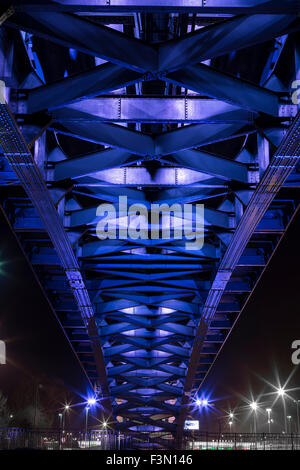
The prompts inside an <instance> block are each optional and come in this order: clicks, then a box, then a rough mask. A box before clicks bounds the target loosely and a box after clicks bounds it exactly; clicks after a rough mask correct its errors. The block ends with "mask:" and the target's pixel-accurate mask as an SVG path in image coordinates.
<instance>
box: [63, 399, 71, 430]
mask: <svg viewBox="0 0 300 470" xmlns="http://www.w3.org/2000/svg"><path fill="white" fill-rule="evenodd" d="M69 409H70V405H65V407H64V412H63V426H62V428H63V431H64V429H65V425H66V413H68V412H69Z"/></svg>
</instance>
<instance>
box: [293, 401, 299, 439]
mask: <svg viewBox="0 0 300 470" xmlns="http://www.w3.org/2000/svg"><path fill="white" fill-rule="evenodd" d="M294 403H296V409H297V433H298V434H299V433H300V421H299V403H300V400H294Z"/></svg>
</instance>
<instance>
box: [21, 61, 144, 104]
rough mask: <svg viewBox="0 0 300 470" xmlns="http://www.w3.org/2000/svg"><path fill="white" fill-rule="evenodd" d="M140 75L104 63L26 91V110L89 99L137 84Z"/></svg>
mask: <svg viewBox="0 0 300 470" xmlns="http://www.w3.org/2000/svg"><path fill="white" fill-rule="evenodd" d="M142 78H143V76H142V75H141V74H140V73H138V72H136V71H134V70H129V69H125V68H124V67H120V66H119V65H115V64H111V63H106V64H102V65H99V66H98V67H95V68H94V69H92V70H88V71H86V72H82V73H79V74H77V75H72V76H70V77H66V78H63V79H62V80H59V81H57V82H55V83H50V84H47V85H44V86H41V87H38V88H34V89H33V90H30V91H29V92H28V104H27V110H28V112H29V113H34V112H37V111H41V110H45V109H48V110H52V109H56V108H59V107H61V106H65V105H67V104H69V103H73V102H74V101H78V100H81V99H86V98H92V97H93V96H98V95H101V94H104V93H109V92H111V91H113V90H118V89H119V88H123V87H125V86H128V85H131V84H133V83H137V82H139V81H140V80H142Z"/></svg>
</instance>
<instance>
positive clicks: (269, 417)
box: [266, 408, 272, 434]
mask: <svg viewBox="0 0 300 470" xmlns="http://www.w3.org/2000/svg"><path fill="white" fill-rule="evenodd" d="M266 412H267V413H268V428H269V434H270V433H271V412H272V410H271V408H267V409H266Z"/></svg>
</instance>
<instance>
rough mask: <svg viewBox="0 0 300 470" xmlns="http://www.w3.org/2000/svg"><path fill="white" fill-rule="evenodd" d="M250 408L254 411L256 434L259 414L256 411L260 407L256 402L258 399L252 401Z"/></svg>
mask: <svg viewBox="0 0 300 470" xmlns="http://www.w3.org/2000/svg"><path fill="white" fill-rule="evenodd" d="M250 408H251V410H252V411H253V424H254V429H253V430H254V434H256V432H257V415H256V411H257V409H258V404H257V403H256V401H252V402H251V403H250Z"/></svg>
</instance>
